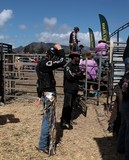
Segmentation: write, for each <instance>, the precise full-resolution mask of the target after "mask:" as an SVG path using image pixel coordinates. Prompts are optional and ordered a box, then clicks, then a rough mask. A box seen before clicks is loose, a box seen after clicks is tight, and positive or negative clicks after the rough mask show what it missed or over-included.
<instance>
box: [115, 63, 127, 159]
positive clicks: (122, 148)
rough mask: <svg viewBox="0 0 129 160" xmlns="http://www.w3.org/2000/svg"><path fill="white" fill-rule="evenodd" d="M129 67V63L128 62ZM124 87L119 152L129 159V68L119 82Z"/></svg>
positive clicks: (120, 109)
mask: <svg viewBox="0 0 129 160" xmlns="http://www.w3.org/2000/svg"><path fill="white" fill-rule="evenodd" d="M127 68H128V69H129V63H128V64H127ZM119 86H120V87H121V89H122V95H123V98H122V102H121V104H120V107H119V111H120V115H121V125H120V130H119V133H118V146H117V151H118V153H124V154H125V160H129V70H128V71H126V72H125V74H124V76H123V78H122V79H121V80H120V82H119Z"/></svg>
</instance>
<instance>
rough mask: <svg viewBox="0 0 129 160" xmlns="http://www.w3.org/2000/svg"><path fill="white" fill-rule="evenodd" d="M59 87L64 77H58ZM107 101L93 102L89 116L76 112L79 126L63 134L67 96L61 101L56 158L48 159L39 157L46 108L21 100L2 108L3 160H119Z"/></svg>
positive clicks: (0, 136)
mask: <svg viewBox="0 0 129 160" xmlns="http://www.w3.org/2000/svg"><path fill="white" fill-rule="evenodd" d="M56 78H57V79H58V84H59V85H60V84H62V81H59V79H60V76H57V77H56ZM104 102H106V99H105V98H104V97H101V98H100V105H99V106H96V104H95V103H96V102H95V101H93V100H89V101H88V102H87V106H88V111H87V116H86V117H84V116H83V114H82V113H81V110H80V109H77V110H74V114H73V115H74V118H75V121H76V122H77V125H75V126H74V127H73V129H72V130H64V131H63V130H61V128H60V116H61V112H62V106H63V95H61V94H60V95H59V94H58V97H57V105H56V106H57V109H56V111H57V141H58V145H57V148H56V155H54V156H51V157H48V156H47V155H45V154H43V153H39V152H38V151H37V150H36V149H35V146H36V145H37V144H38V141H39V135H40V127H41V120H42V115H41V114H42V105H40V106H39V107H36V106H34V104H33V101H30V100H27V99H23V100H20V99H17V100H14V101H11V102H9V104H6V105H5V106H0V160H8V159H9V160H118V158H117V154H116V139H115V138H113V137H112V134H111V133H108V132H107V130H106V129H107V126H108V123H107V119H108V118H107V117H106V116H105V112H104V110H103V108H104V105H103V103H104Z"/></svg>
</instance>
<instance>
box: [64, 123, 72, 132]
mask: <svg viewBox="0 0 129 160" xmlns="http://www.w3.org/2000/svg"><path fill="white" fill-rule="evenodd" d="M61 128H62V129H68V130H71V129H73V126H72V125H71V124H66V123H61Z"/></svg>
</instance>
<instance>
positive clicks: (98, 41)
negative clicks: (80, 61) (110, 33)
mask: <svg viewBox="0 0 129 160" xmlns="http://www.w3.org/2000/svg"><path fill="white" fill-rule="evenodd" d="M101 42H103V43H107V42H106V41H105V40H103V39H102V40H100V41H98V43H101Z"/></svg>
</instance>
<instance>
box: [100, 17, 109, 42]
mask: <svg viewBox="0 0 129 160" xmlns="http://www.w3.org/2000/svg"><path fill="white" fill-rule="evenodd" d="M99 19H100V25H101V35H102V40H105V41H109V29H108V23H107V20H106V18H105V17H104V16H103V15H101V14H99Z"/></svg>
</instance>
